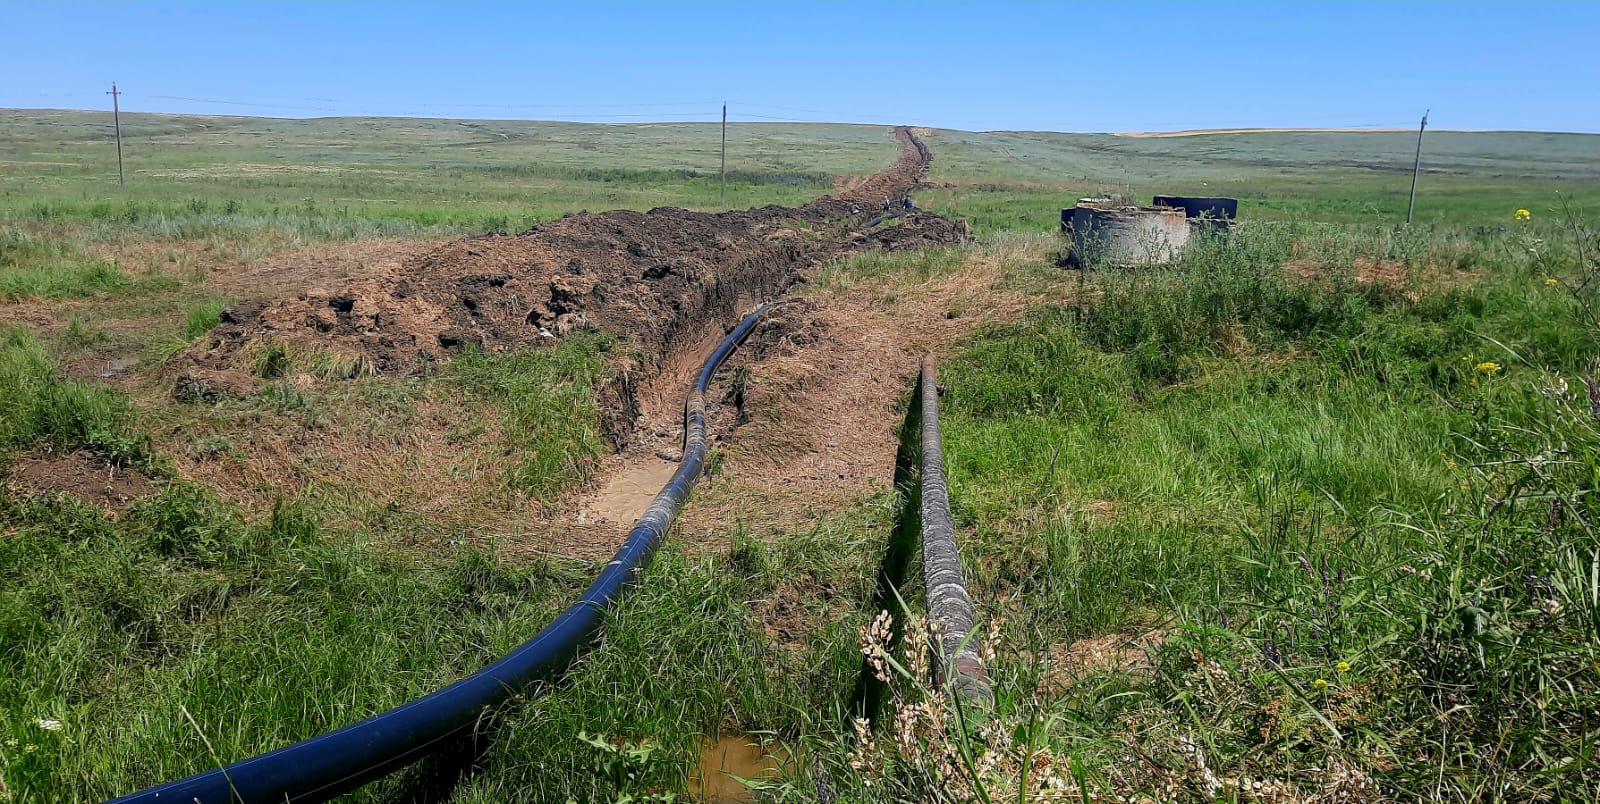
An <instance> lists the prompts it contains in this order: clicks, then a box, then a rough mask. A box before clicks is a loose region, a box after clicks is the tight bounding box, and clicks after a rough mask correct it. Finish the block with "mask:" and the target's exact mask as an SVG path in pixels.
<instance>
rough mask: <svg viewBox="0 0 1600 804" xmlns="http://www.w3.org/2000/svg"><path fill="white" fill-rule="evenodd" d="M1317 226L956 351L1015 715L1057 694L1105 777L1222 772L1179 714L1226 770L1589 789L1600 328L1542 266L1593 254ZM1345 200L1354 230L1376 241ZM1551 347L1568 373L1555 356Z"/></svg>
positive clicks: (979, 536)
mask: <svg viewBox="0 0 1600 804" xmlns="http://www.w3.org/2000/svg"><path fill="white" fill-rule="evenodd" d="M1241 234H1245V233H1241ZM1307 234H1308V233H1307V232H1305V231H1304V230H1303V229H1298V228H1296V227H1288V226H1286V227H1279V228H1278V229H1276V230H1275V229H1274V228H1273V227H1261V226H1256V227H1251V230H1250V231H1249V232H1248V236H1249V238H1250V240H1251V241H1254V242H1253V244H1251V245H1246V246H1244V247H1242V248H1241V247H1235V248H1227V249H1218V250H1211V249H1199V250H1195V251H1191V252H1189V253H1188V254H1187V255H1186V256H1185V259H1184V263H1183V264H1182V265H1180V266H1179V267H1178V268H1176V269H1173V270H1170V271H1156V272H1141V273H1128V274H1105V275H1101V276H1098V277H1094V278H1093V279H1092V280H1090V281H1091V284H1092V286H1093V287H1095V288H1096V289H1097V290H1098V291H1099V292H1098V293H1097V294H1094V296H1093V298H1092V300H1089V301H1086V302H1082V303H1078V304H1073V305H1066V306H1060V307H1045V308H1043V309H1039V310H1037V311H1036V312H1035V313H1034V314H1033V315H1031V316H1030V317H1029V318H1027V319H1026V320H1024V321H1022V322H1019V323H1017V324H1014V325H1010V326H1006V327H1001V328H998V329H995V330H992V331H990V332H987V333H984V334H982V335H980V336H979V337H978V338H976V339H975V340H974V342H973V343H971V344H970V345H969V346H968V347H967V348H966V349H965V350H963V351H962V352H961V354H960V355H958V356H957V357H956V359H954V360H952V361H949V362H947V363H945V364H944V365H943V366H942V367H941V370H940V378H941V380H942V381H943V382H944V383H946V384H947V385H948V387H949V389H950V391H949V393H948V395H946V396H945V397H944V400H945V401H944V409H945V417H944V425H945V427H944V436H945V449H946V457H947V460H948V462H949V466H950V470H951V497H952V500H953V504H954V507H955V513H956V517H957V524H958V527H959V528H960V529H961V531H962V533H963V538H964V544H965V547H966V550H967V556H966V558H967V561H968V567H969V572H971V573H972V578H973V583H974V590H975V597H976V598H977V599H978V600H979V601H986V602H987V603H986V605H987V607H988V608H989V609H990V615H991V616H992V617H998V618H1003V621H1004V629H1003V630H1004V633H1005V640H1004V642H1005V644H1004V645H1003V646H1002V647H1001V650H1000V658H999V659H998V660H997V663H996V667H995V672H996V674H997V677H998V678H1000V679H1002V683H1001V684H999V685H998V689H999V691H1000V698H1001V704H1000V709H999V714H998V715H997V717H999V718H1000V720H1001V721H1002V722H1005V723H1019V724H1023V725H1025V724H1028V723H1034V724H1044V731H1045V732H1047V733H1048V739H1047V740H1046V741H1045V742H1044V743H1043V744H1044V745H1048V746H1050V747H1051V748H1052V749H1053V750H1054V751H1055V752H1056V756H1058V757H1063V758H1067V757H1070V761H1071V762H1072V763H1073V767H1074V769H1075V772H1076V773H1077V774H1078V776H1079V777H1080V779H1079V782H1081V783H1082V785H1083V786H1084V787H1085V788H1086V789H1093V790H1099V791H1108V792H1112V791H1114V792H1122V793H1130V792H1136V791H1143V792H1146V793H1149V792H1152V791H1156V790H1161V789H1176V790H1186V791H1188V795H1192V796H1197V797H1198V798H1199V799H1205V798H1208V796H1206V795H1205V794H1204V793H1203V792H1202V791H1203V790H1204V789H1205V788H1204V784H1205V783H1204V774H1203V773H1202V772H1201V771H1199V770H1198V769H1197V767H1196V766H1195V765H1194V764H1193V761H1192V760H1190V759H1185V758H1184V755H1183V754H1182V752H1181V750H1180V748H1181V745H1182V744H1183V741H1185V740H1188V741H1191V742H1193V743H1195V744H1197V745H1199V746H1200V748H1201V755H1203V756H1204V757H1205V758H1206V762H1207V763H1209V764H1208V765H1207V767H1209V768H1210V769H1211V771H1212V772H1213V773H1214V774H1215V775H1216V776H1217V777H1219V778H1221V779H1222V780H1224V781H1226V780H1229V779H1233V780H1237V779H1239V778H1241V777H1250V778H1255V779H1261V780H1270V781H1274V782H1275V783H1281V784H1284V785H1288V786H1291V787H1293V788H1297V789H1298V790H1300V791H1302V792H1305V791H1316V790H1319V789H1325V788H1326V786H1327V785H1329V784H1331V783H1332V782H1331V781H1330V776H1329V774H1327V773H1322V772H1319V771H1318V770H1317V769H1319V768H1323V769H1328V768H1344V769H1346V770H1347V771H1348V772H1349V773H1351V774H1356V775H1357V776H1359V777H1361V778H1365V779H1371V780H1376V783H1377V784H1378V785H1379V787H1380V788H1381V789H1382V790H1384V791H1385V792H1386V793H1388V794H1389V795H1393V796H1398V797H1401V798H1425V799H1430V800H1483V799H1500V798H1502V797H1505V798H1512V799H1530V798H1536V797H1549V798H1553V799H1562V798H1567V797H1573V796H1581V795H1586V793H1585V792H1584V791H1587V790H1591V789H1592V788H1593V786H1594V785H1595V783H1596V781H1597V780H1596V776H1595V771H1594V767H1593V764H1592V762H1591V761H1590V759H1589V758H1590V757H1591V756H1592V751H1593V744H1592V737H1591V735H1592V728H1593V726H1592V724H1591V720H1592V712H1593V711H1594V709H1593V707H1594V704H1595V701H1596V700H1600V679H1597V677H1596V676H1595V675H1594V673H1593V669H1592V668H1593V662H1594V661H1596V659H1597V658H1600V656H1597V654H1600V648H1597V646H1600V639H1597V638H1600V620H1597V619H1595V617H1596V611H1597V609H1596V606H1595V602H1594V601H1595V600H1596V599H1597V597H1596V596H1597V595H1600V590H1597V589H1596V587H1595V584H1594V577H1595V576H1594V572H1595V567H1596V564H1595V559H1594V555H1595V551H1596V550H1597V549H1600V540H1597V534H1596V533H1595V532H1594V531H1593V529H1592V527H1591V526H1590V525H1589V524H1588V523H1589V522H1590V521H1592V520H1591V516H1592V515H1591V509H1592V503H1591V502H1590V501H1589V493H1590V491H1589V490H1590V489H1591V488H1592V487H1593V483H1594V477H1595V475H1594V470H1593V465H1594V460H1593V454H1594V453H1595V447H1596V446H1600V444H1597V443H1596V441H1597V439H1600V432H1597V430H1596V427H1595V424H1594V421H1593V419H1592V414H1591V412H1590V411H1589V402H1588V399H1587V396H1586V391H1585V390H1584V389H1583V385H1582V383H1583V382H1584V380H1583V379H1582V377H1584V376H1585V374H1586V372H1589V371H1590V370H1591V368H1590V366H1591V365H1592V364H1591V362H1590V361H1591V360H1592V357H1591V356H1592V355H1593V353H1594V341H1593V339H1592V338H1593V335H1594V334H1595V333H1593V332H1590V331H1586V330H1585V327H1584V325H1582V324H1580V323H1579V321H1580V319H1579V318H1578V317H1577V315H1575V314H1576V313H1577V312H1578V310H1577V304H1576V298H1588V297H1587V295H1586V294H1587V293H1589V292H1591V291H1589V290H1585V291H1584V292H1583V293H1581V294H1579V296H1578V297H1576V298H1575V297H1574V296H1573V295H1572V294H1569V293H1567V292H1565V291H1564V290H1563V289H1561V288H1559V287H1552V286H1549V285H1547V284H1546V283H1545V282H1544V281H1543V279H1542V278H1541V277H1542V276H1543V275H1544V274H1545V272H1547V271H1549V270H1550V269H1551V268H1552V267H1555V265H1557V264H1559V265H1561V266H1562V267H1564V269H1565V270H1564V271H1561V272H1560V274H1561V275H1562V276H1564V277H1566V278H1568V279H1573V280H1579V279H1580V278H1581V277H1583V276H1589V275H1592V274H1586V273H1581V272H1580V268H1581V266H1580V265H1579V264H1578V263H1577V262H1576V255H1574V254H1573V253H1572V252H1571V251H1570V250H1561V249H1560V248H1559V247H1558V249H1557V251H1556V256H1552V255H1551V253H1550V252H1545V253H1544V254H1542V255H1540V256H1538V257H1533V256H1530V255H1529V254H1527V252H1526V251H1523V250H1521V249H1517V248H1515V247H1514V246H1512V244H1508V243H1495V242H1492V243H1487V244H1485V245H1484V246H1483V247H1482V249H1481V250H1480V251H1479V252H1477V253H1476V254H1475V255H1474V259H1475V260H1477V261H1480V262H1479V267H1480V268H1483V269H1485V270H1487V271H1489V274H1488V276H1487V277H1485V278H1483V279H1481V280H1480V281H1478V282H1476V283H1475V284H1472V285H1470V286H1465V287H1457V288H1440V287H1435V288H1432V289H1431V290H1429V291H1428V292H1427V293H1426V294H1425V295H1423V296H1422V297H1421V298H1419V299H1415V300H1413V299H1412V298H1410V297H1408V296H1406V295H1404V294H1395V293H1388V292H1383V291H1381V290H1380V289H1378V288H1376V287H1374V286H1370V285H1363V284H1360V283H1356V282H1353V281H1342V280H1341V277H1340V276H1339V268H1340V267H1341V266H1348V265H1349V263H1348V262H1340V261H1337V260H1329V262H1328V264H1329V267H1330V269H1331V271H1330V276H1329V277H1328V279H1327V281H1318V282H1314V283H1307V282H1304V281H1296V280H1289V279H1285V278H1284V277H1283V274H1282V273H1281V272H1277V271H1272V270H1269V267H1270V266H1273V265H1276V264H1277V263H1278V262H1281V261H1282V260H1283V259H1285V258H1287V257H1288V256H1289V253H1290V251H1291V249H1292V248H1293V246H1294V244H1295V243H1297V242H1303V240H1304V238H1305V237H1306V236H1307ZM1343 234H1345V235H1346V236H1347V237H1350V238H1353V239H1354V242H1352V243H1343V244H1342V243H1339V242H1337V240H1334V242H1332V243H1331V245H1332V246H1333V251H1334V252H1335V253H1339V252H1343V253H1346V254H1348V253H1349V251H1348V249H1349V247H1352V246H1353V247H1355V248H1356V249H1357V251H1358V253H1359V251H1361V250H1363V249H1364V250H1366V251H1368V252H1369V253H1370V252H1371V251H1373V250H1381V249H1383V248H1385V247H1386V246H1385V245H1384V238H1383V237H1382V236H1372V235H1362V234H1360V233H1358V232H1344V233H1343ZM1584 236H1585V237H1592V233H1589V234H1585V235H1584ZM1323 242H1324V243H1328V242H1329V241H1328V239H1324V241H1323ZM1436 245H1437V244H1436ZM1506 246H1512V247H1510V248H1505V247H1506ZM1424 265H1425V264H1424V263H1422V262H1420V261H1419V262H1418V263H1417V264H1414V265H1413V266H1412V267H1413V269H1417V268H1421V267H1424ZM1588 270H1589V271H1590V272H1592V271H1593V267H1592V266H1591V267H1590V268H1589V269H1588ZM1586 287H1589V286H1586ZM1489 362H1494V363H1497V364H1499V366H1500V368H1498V369H1495V368H1492V367H1488V366H1484V364H1485V363H1489ZM1557 377H1565V378H1567V381H1568V384H1569V387H1573V388H1576V391H1577V393H1576V394H1573V395H1570V396H1560V395H1559V394H1557V395H1552V394H1551V392H1549V391H1547V390H1544V389H1546V388H1548V387H1549V386H1550V385H1551V384H1552V383H1558V380H1557V379H1556V378H1557ZM1003 601H1004V602H1003ZM1152 629H1154V630H1156V631H1158V632H1160V633H1162V634H1163V635H1164V644H1163V646H1162V647H1160V648H1159V649H1157V650H1155V651H1154V652H1153V655H1152V656H1151V657H1150V659H1148V660H1145V663H1146V664H1148V666H1150V668H1151V669H1150V670H1149V671H1147V672H1135V671H1128V670H1125V669H1122V668H1119V667H1109V668H1102V669H1098V670H1090V671H1080V672H1078V673H1076V674H1073V680H1072V682H1071V684H1072V685H1071V686H1070V687H1068V688H1065V689H1063V688H1061V687H1059V686H1056V687H1053V688H1052V687H1049V686H1047V685H1046V684H1045V683H1044V682H1045V679H1044V677H1046V676H1048V671H1047V670H1046V667H1047V666H1048V665H1047V664H1046V659H1047V658H1048V657H1049V656H1051V655H1055V656H1057V657H1058V660H1059V657H1060V656H1062V655H1064V654H1066V653H1067V652H1068V646H1069V645H1071V644H1072V643H1073V642H1075V641H1076V640H1080V639H1086V638H1090V637H1098V636H1102V635H1105V634H1117V633H1122V634H1127V635H1129V638H1130V639H1131V638H1133V637H1134V636H1137V635H1140V634H1143V633H1145V632H1147V631H1150V630H1152ZM1012 651H1015V652H1012ZM1319 679H1320V682H1319ZM1053 683H1056V684H1059V683H1060V681H1059V677H1058V680H1057V681H1055V682H1053ZM1047 689H1049V690H1053V691H1052V692H1049V693H1047V694H1046V697H1045V698H1044V699H1043V700H1039V699H1034V698H1032V697H1031V696H1032V695H1033V694H1035V692H1036V691H1038V692H1044V691H1045V690H1047ZM1134 724H1136V725H1134ZM1019 727H1020V726H1019ZM890 734H891V732H886V733H885V734H884V735H883V739H888V737H889V736H890ZM984 739H986V741H987V742H988V743H989V744H994V743H995V742H996V740H995V738H993V736H992V735H991V736H990V737H989V738H984ZM1002 742H1003V741H1002ZM848 747H849V746H848V744H845V745H839V746H838V747H836V748H835V749H834V751H835V752H843V751H845V750H846V749H848ZM1130 753H1132V754H1133V755H1136V756H1141V757H1148V758H1151V759H1150V762H1151V763H1153V764H1150V765H1145V764H1143V763H1136V764H1135V765H1129V764H1128V763H1127V762H1126V759H1125V758H1126V757H1127V756H1128V755H1129V754H1130ZM835 757H836V762H838V763H839V764H841V765H842V761H841V759H839V758H838V757H839V753H836V754H835ZM901 759H902V760H906V759H907V758H906V757H905V756H904V753H903V752H902V754H901ZM884 775H885V776H886V777H887V778H886V779H883V778H880V779H879V782H878V783H879V784H880V785H882V784H884V783H887V784H888V785H889V786H890V787H891V789H903V790H906V791H907V792H906V795H907V796H908V797H916V796H917V795H923V794H926V788H925V787H922V785H926V784H932V781H931V780H930V779H929V778H928V777H926V776H925V775H922V774H921V772H919V771H918V770H917V768H916V767H915V766H904V765H902V766H894V765H891V766H889V768H888V769H887V770H886V771H884ZM986 781H987V783H988V784H989V785H990V786H991V787H994V788H1000V787H1004V785H1006V784H1013V785H1014V784H1015V783H1016V781H1017V780H1016V779H1015V778H997V777H995V776H994V775H993V774H991V775H990V776H989V777H988V778H987V780H986ZM1079 782H1074V784H1078V783H1079ZM1165 785H1172V786H1175V787H1173V788H1167V787H1164V786H1165ZM860 792H861V793H862V794H865V792H866V791H865V790H861V791H860ZM1219 794H1220V795H1222V796H1223V797H1227V796H1228V795H1230V794H1229V793H1228V792H1227V790H1226V789H1223V790H1222V791H1221V792H1220V793H1219Z"/></svg>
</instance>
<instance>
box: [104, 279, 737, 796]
mask: <svg viewBox="0 0 1600 804" xmlns="http://www.w3.org/2000/svg"><path fill="white" fill-rule="evenodd" d="M767 308H768V305H766V304H763V305H761V306H760V307H757V308H756V310H755V312H753V313H751V314H750V315H748V316H746V317H745V319H744V320H743V321H741V322H739V325H738V326H737V327H734V329H733V331H732V332H730V333H728V336H727V337H725V338H723V339H722V343H720V344H718V345H717V349H716V351H714V352H712V353H711V357H709V358H707V359H706V362H705V364H704V365H703V366H702V367H701V368H700V377H699V379H697V380H696V381H695V384H694V388H693V389H691V390H690V392H689V399H688V401H687V402H686V403H685V404H684V444H683V460H682V461H681V462H679V464H678V471H676V472H674V473H673V475H672V479H671V480H669V481H667V485H666V486H665V487H664V488H662V489H661V493H660V494H657V495H656V498H655V500H654V501H652V502H651V503H650V507H649V508H647V509H645V512H644V514H643V515H642V516H640V517H639V519H638V521H637V522H635V523H634V525H633V530H631V531H629V533H628V540H627V541H626V542H624V543H623V545H622V547H621V549H619V550H617V554H616V555H615V556H612V558H611V561H610V562H608V563H607V564H606V566H605V569H603V570H601V571H600V574H599V575H598V576H596V577H595V579H594V582H593V583H591V584H589V588H588V590H586V591H585V592H584V593H583V597H580V598H578V601H577V602H576V603H573V604H572V606H571V607H570V608H568V609H567V610H566V611H564V612H562V613H561V615H560V616H558V617H556V619H555V620H554V621H553V622H551V623H550V624H549V625H547V626H545V628H544V630H543V631H540V632H539V633H538V634H537V635H536V636H534V638H533V639H530V640H528V641H527V642H524V643H523V644H522V645H521V646H520V647H518V648H517V649H516V650H514V651H512V652H511V653H509V654H506V656H505V657H504V658H502V659H500V660H499V661H497V662H495V663H494V664H491V665H489V666H488V667H485V668H483V669H482V670H479V671H478V672H476V673H473V674H472V675H470V676H467V677H466V678H463V679H461V680H460V681H457V682H456V683H454V684H451V685H450V686H448V687H445V688H444V689H442V690H439V691H437V692H433V693H430V694H428V695H425V696H423V697H421V698H418V699H416V700H415V701H412V702H410V703H407V704H402V705H400V706H398V707H395V708H394V709H391V710H389V711H387V712H384V713H383V714H380V715H375V716H373V717H370V718H368V719H366V720H363V721H361V722H360V723H356V724H353V725H350V726H345V727H344V728H342V729H339V730H337V731H330V732H328V733H327V734H323V735H319V736H317V737H312V738H311V739H309V740H305V741H302V742H298V743H295V744H294V745H289V746H285V747H283V748H279V749H278V750H276V751H271V752H268V753H265V754H262V755H260V756H256V757H251V758H250V759H246V760H242V761H240V762H235V763H234V764H232V765H229V766H227V767H224V768H218V769H216V770H211V771H206V772H205V773H199V774H196V775H194V776H190V777H189V778H187V779H180V780H178V781H176V782H170V783H168V784H164V785H161V786H160V787H152V788H150V789H148V790H143V791H140V792H138V793H133V794H131V795H127V796H123V797H121V798H118V799H115V800H114V801H113V802H112V804H133V803H134V802H138V804H166V803H167V802H172V803H173V804H223V803H224V802H242V803H243V804H257V802H260V803H261V804H282V803H283V802H293V803H294V804H301V803H302V802H318V801H327V800H328V799H331V798H333V797H334V796H337V795H339V794H340V793H344V792H347V791H349V790H352V789H354V788H356V787H359V786H360V785H362V784H365V783H367V782H369V781H372V780H373V779H376V778H378V777H380V776H383V775H385V774H387V773H390V772H392V771H395V770H398V769H400V768H402V767H405V766H406V765H408V764H410V763H412V762H414V761H416V760H418V759H421V758H422V757H423V756H424V755H426V754H428V753H429V752H430V751H432V750H434V749H436V748H438V747H440V746H441V745H444V744H446V742H447V741H448V740H450V739H451V738H452V737H456V736H458V735H461V734H463V733H464V732H467V731H468V730H470V729H471V728H472V727H473V726H474V725H475V724H477V723H478V722H479V721H480V719H482V718H484V717H485V716H486V715H487V714H489V713H490V712H491V711H492V710H493V709H494V708H495V707H496V706H499V705H500V704H501V703H503V702H504V701H505V700H506V699H507V698H509V697H510V696H511V695H513V694H515V693H517V692H518V691H520V690H521V689H523V688H524V687H526V686H527V685H528V684H529V683H531V682H534V681H537V680H540V679H547V678H551V677H553V676H555V675H556V674H558V673H560V672H561V671H562V670H563V669H565V668H566V666H567V664H568V663H570V662H571V661H572V658H573V657H574V656H575V655H576V654H577V652H578V650H579V649H581V648H582V647H583V646H585V645H587V644H588V643H589V642H590V641H591V640H592V639H593V638H594V636H595V635H596V633H597V632H598V631H599V630H600V624H601V615H602V614H603V613H604V611H605V610H606V609H608V608H610V607H611V605H612V604H613V603H615V602H616V601H617V600H618V599H619V598H620V597H621V596H622V594H623V593H624V592H625V591H626V590H627V588H628V586H629V585H630V584H631V582H632V581H633V579H634V578H635V577H636V576H637V575H638V574H639V572H640V571H642V570H643V569H644V567H645V566H646V565H647V564H649V562H650V557H651V556H652V555H654V554H655V551H656V548H657V547H659V546H660V544H661V541H662V538H663V537H664V536H665V535H666V532H667V530H668V529H669V528H671V527H672V523H673V521H674V520H676V519H677V518H678V509H679V508H681V507H682V506H683V502H684V500H685V499H686V498H687V497H688V496H689V490H690V489H692V488H693V487H694V483H695V480H696V479H697V478H698V477H699V476H700V472H701V470H702V469H704V468H705V461H706V421H705V392H706V388H707V386H709V385H710V384H711V377H712V375H714V374H715V373H716V371H717V369H718V368H719V367H720V366H721V365H722V363H723V361H725V360H727V358H728V355H730V354H733V351H734V350H735V349H737V348H738V347H739V344H740V343H743V342H744V339H745V338H746V337H747V336H748V335H749V334H750V330H751V329H752V328H754V327H755V325H756V322H758V321H760V320H761V317H762V315H764V314H765V313H766V312H767Z"/></svg>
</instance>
